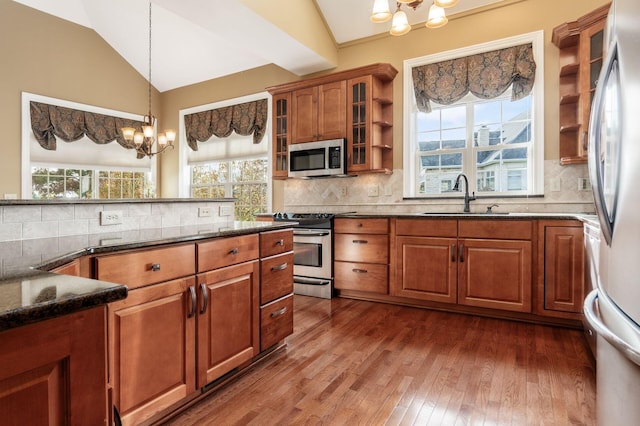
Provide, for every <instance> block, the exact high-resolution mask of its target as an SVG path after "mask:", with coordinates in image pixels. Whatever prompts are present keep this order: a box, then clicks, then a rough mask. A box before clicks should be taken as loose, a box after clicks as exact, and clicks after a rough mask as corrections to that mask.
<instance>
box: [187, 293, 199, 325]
mask: <svg viewBox="0 0 640 426" xmlns="http://www.w3.org/2000/svg"><path fill="white" fill-rule="evenodd" d="M189 294H190V295H191V309H189V314H188V315H187V318H191V317H192V316H194V315H195V314H196V305H197V304H198V298H197V297H196V288H195V287H194V286H192V285H191V286H189Z"/></svg>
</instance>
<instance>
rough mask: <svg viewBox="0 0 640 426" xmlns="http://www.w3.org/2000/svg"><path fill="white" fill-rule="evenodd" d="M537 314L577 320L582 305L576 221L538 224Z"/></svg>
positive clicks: (581, 257) (581, 238)
mask: <svg viewBox="0 0 640 426" xmlns="http://www.w3.org/2000/svg"><path fill="white" fill-rule="evenodd" d="M538 226H539V231H538V232H539V235H540V237H539V238H540V243H539V247H540V248H539V255H538V257H539V259H540V261H539V264H540V265H541V266H542V267H543V268H544V269H542V268H541V270H539V271H538V288H539V300H540V304H539V305H540V306H538V309H539V310H540V313H541V314H543V315H546V316H556V317H561V318H575V319H580V318H581V316H582V304H583V302H584V297H585V290H584V262H585V259H584V230H583V226H582V223H581V222H578V221H540V223H539V225H538Z"/></svg>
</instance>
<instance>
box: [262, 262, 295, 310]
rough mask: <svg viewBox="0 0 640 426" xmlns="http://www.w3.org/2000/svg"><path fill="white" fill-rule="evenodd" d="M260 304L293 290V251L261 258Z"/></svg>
mask: <svg viewBox="0 0 640 426" xmlns="http://www.w3.org/2000/svg"><path fill="white" fill-rule="evenodd" d="M260 278H261V284H260V304H261V305H262V304H265V303H268V302H270V301H272V300H274V299H277V298H278V297H282V296H284V295H286V294H289V293H292V292H293V252H289V253H286V254H281V255H278V256H273V257H269V258H267V259H262V260H260Z"/></svg>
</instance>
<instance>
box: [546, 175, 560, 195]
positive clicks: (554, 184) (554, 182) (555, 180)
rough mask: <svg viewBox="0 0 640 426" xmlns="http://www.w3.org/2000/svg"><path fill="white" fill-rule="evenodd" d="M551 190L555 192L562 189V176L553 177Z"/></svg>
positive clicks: (550, 185)
mask: <svg viewBox="0 0 640 426" xmlns="http://www.w3.org/2000/svg"><path fill="white" fill-rule="evenodd" d="M549 190H550V191H553V192H558V191H560V178H559V177H558V178H553V179H551V182H550V183H549Z"/></svg>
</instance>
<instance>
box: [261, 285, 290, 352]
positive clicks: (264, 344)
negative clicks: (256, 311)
mask: <svg viewBox="0 0 640 426" xmlns="http://www.w3.org/2000/svg"><path fill="white" fill-rule="evenodd" d="M292 333H293V294H290V295H288V296H287V297H283V298H282V299H278V300H274V301H273V302H271V303H269V304H268V305H264V306H262V307H261V308H260V350H261V351H264V350H266V349H268V348H270V347H271V346H273V345H275V344H276V343H278V342H279V341H280V340H282V339H284V338H285V337H287V336H288V335H290V334H292Z"/></svg>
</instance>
